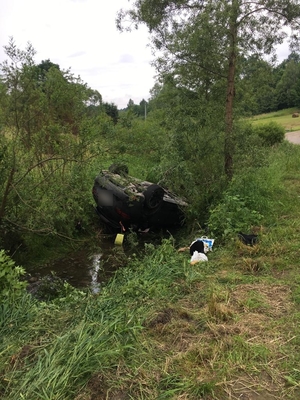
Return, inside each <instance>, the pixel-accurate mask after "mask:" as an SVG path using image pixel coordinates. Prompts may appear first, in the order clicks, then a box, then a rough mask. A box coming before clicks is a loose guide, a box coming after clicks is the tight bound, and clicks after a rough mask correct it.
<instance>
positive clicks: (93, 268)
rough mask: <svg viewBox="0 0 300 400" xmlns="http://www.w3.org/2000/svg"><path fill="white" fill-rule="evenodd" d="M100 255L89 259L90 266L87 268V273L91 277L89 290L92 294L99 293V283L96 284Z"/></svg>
mask: <svg viewBox="0 0 300 400" xmlns="http://www.w3.org/2000/svg"><path fill="white" fill-rule="evenodd" d="M101 255H102V254H100V253H99V254H94V255H93V256H92V257H91V260H92V266H91V267H90V268H89V273H90V275H91V284H90V288H91V291H92V293H99V291H100V282H98V273H99V271H100V267H101Z"/></svg>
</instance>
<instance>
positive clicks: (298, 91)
mask: <svg viewBox="0 0 300 400" xmlns="http://www.w3.org/2000/svg"><path fill="white" fill-rule="evenodd" d="M281 67H283V68H282V75H281V78H280V80H279V81H278V83H277V86H276V97H277V107H278V109H279V110H281V109H284V108H290V107H299V106H300V84H299V79H300V63H299V59H298V61H297V58H296V57H295V58H293V57H289V58H288V60H287V61H286V62H284V64H283V65H282V66H281Z"/></svg>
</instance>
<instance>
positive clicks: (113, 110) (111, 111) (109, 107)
mask: <svg viewBox="0 0 300 400" xmlns="http://www.w3.org/2000/svg"><path fill="white" fill-rule="evenodd" d="M103 108H104V111H105V113H106V114H107V115H108V116H109V117H111V119H112V121H113V123H114V124H116V123H117V122H118V119H119V111H118V107H117V106H116V105H115V104H114V103H103Z"/></svg>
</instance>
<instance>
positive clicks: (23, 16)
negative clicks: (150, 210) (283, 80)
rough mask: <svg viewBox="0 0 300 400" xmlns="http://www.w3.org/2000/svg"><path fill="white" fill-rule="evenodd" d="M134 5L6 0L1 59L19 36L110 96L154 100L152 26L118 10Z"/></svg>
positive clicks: (107, 0) (20, 42)
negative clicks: (134, 22)
mask: <svg viewBox="0 0 300 400" xmlns="http://www.w3.org/2000/svg"><path fill="white" fill-rule="evenodd" d="M128 6H129V2H128V0H0V7H1V12H0V45H1V46H0V63H1V62H3V61H4V60H5V59H7V56H6V54H5V52H4V48H3V46H5V45H7V44H8V41H9V37H13V38H14V40H15V43H16V46H17V47H18V48H20V49H22V50H24V49H25V47H26V45H27V43H28V42H30V43H31V44H32V45H33V47H34V49H35V50H36V52H37V54H36V56H35V62H36V63H37V64H39V63H40V62H41V61H42V60H47V59H50V61H52V62H53V63H55V64H58V65H59V66H60V68H61V69H64V70H66V69H69V68H70V69H71V72H72V73H73V74H74V75H75V76H80V77H81V79H82V80H83V82H84V83H86V84H87V85H88V86H89V87H90V88H92V89H94V90H98V91H99V92H100V93H101V95H102V99H103V101H104V102H108V103H114V104H116V105H117V106H118V108H119V109H122V108H125V107H126V106H127V104H128V102H129V100H130V99H132V100H133V101H134V103H135V104H139V103H140V101H141V100H143V99H145V100H148V99H149V97H150V93H149V92H150V90H151V88H153V86H154V84H155V70H154V68H153V67H151V61H152V60H153V59H154V56H153V55H152V53H151V50H150V48H149V46H148V44H149V35H148V32H147V29H146V27H144V26H142V27H140V28H139V29H138V30H133V31H132V32H123V33H121V32H119V31H118V30H117V28H116V23H115V19H116V16H117V12H118V11H119V10H120V9H121V8H124V9H126V7H128ZM288 54H289V51H288V48H287V46H286V45H283V46H281V47H280V48H279V52H278V55H279V60H283V59H285V58H287V56H288Z"/></svg>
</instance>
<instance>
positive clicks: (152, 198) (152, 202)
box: [143, 184, 165, 210]
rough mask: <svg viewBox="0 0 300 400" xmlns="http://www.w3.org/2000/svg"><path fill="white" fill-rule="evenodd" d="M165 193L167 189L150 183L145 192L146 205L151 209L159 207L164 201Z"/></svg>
mask: <svg viewBox="0 0 300 400" xmlns="http://www.w3.org/2000/svg"><path fill="white" fill-rule="evenodd" d="M164 193H165V191H164V189H163V188H162V187H161V186H159V185H154V184H153V185H150V186H149V187H148V188H147V189H146V190H145V191H144V193H143V194H144V197H145V205H146V207H148V208H150V209H151V210H153V209H155V208H157V207H159V206H160V205H161V203H162V202H163V198H164Z"/></svg>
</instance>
